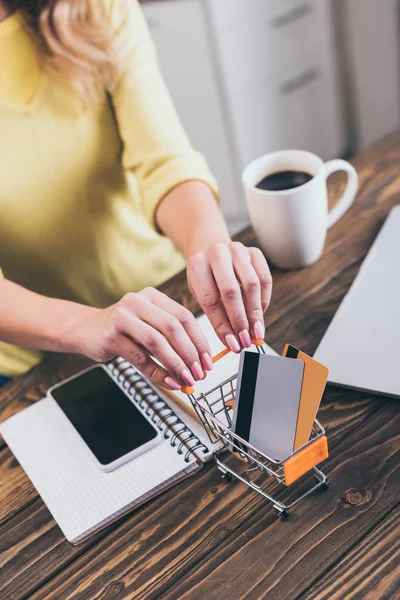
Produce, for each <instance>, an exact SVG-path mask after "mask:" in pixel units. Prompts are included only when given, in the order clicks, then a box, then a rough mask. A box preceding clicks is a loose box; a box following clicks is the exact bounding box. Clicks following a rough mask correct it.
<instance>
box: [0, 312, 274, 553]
mask: <svg viewBox="0 0 400 600" xmlns="http://www.w3.org/2000/svg"><path fill="white" fill-rule="evenodd" d="M200 321H203V322H202V323H201V325H202V328H203V330H204V329H205V330H206V331H207V334H209V333H211V332H210V329H209V328H210V325H209V322H208V321H207V320H206V319H205V318H204V317H203V318H200ZM213 335H214V337H216V336H215V334H213ZM217 342H218V344H220V342H219V340H218V339H217ZM271 352H272V351H271ZM238 360H239V357H238V356H236V357H234V358H232V356H231V357H230V358H227V360H226V363H225V365H223V364H221V365H220V368H219V369H216V368H215V369H214V372H213V376H212V377H213V378H214V377H220V378H224V377H228V376H230V375H232V374H233V372H234V370H235V369H237V363H238ZM221 363H222V361H221ZM107 368H108V372H109V374H110V376H111V377H112V378H113V379H114V380H115V381H116V382H117V383H118V385H119V386H120V387H121V388H122V389H123V390H124V392H125V393H126V394H127V395H128V397H129V398H130V399H131V400H132V401H133V402H134V403H135V404H136V406H137V407H138V408H139V410H141V411H142V412H143V413H144V412H146V413H147V415H148V417H150V418H151V419H152V421H153V422H154V423H155V424H156V426H157V427H158V428H159V429H160V430H161V431H162V432H163V436H162V437H163V440H162V442H161V443H159V444H158V445H157V446H155V447H153V448H151V449H150V450H148V451H147V452H145V453H144V454H141V455H139V456H137V457H135V458H134V459H132V460H131V461H129V462H128V463H125V464H124V465H122V466H120V467H118V468H117V469H115V470H114V471H111V472H108V473H105V472H103V471H101V470H100V469H99V467H98V465H97V464H96V462H95V459H94V457H93V456H92V454H91V452H90V451H88V449H87V447H86V445H85V444H84V442H83V441H82V440H81V438H80V437H79V434H78V433H77V432H76V430H75V429H74V427H73V426H72V425H71V423H70V422H69V421H68V420H67V419H66V418H65V416H64V414H63V413H62V411H61V409H60V408H59V406H58V405H57V403H56V402H55V400H53V399H52V398H51V397H46V398H44V399H43V400H40V401H39V402H36V403H35V404H33V405H32V406H30V407H29V408H27V409H25V410H22V411H21V412H19V413H17V414H16V415H14V416H12V417H10V418H9V419H7V420H6V421H4V422H3V423H2V424H1V425H0V433H1V435H2V436H3V437H4V439H5V441H6V443H7V444H8V446H9V447H10V449H11V451H12V452H13V453H14V455H15V456H16V458H17V460H18V461H19V463H20V465H21V466H22V468H23V469H24V470H25V472H26V473H27V475H28V477H29V478H30V479H31V481H32V483H33V485H34V486H35V487H36V489H37V491H38V493H39V494H40V496H41V497H42V499H43V501H44V502H45V504H46V505H47V507H48V509H49V511H50V512H51V514H52V515H53V517H54V519H55V520H56V521H57V523H58V525H59V527H60V528H61V530H62V532H63V533H64V535H65V537H66V538H67V539H68V541H70V542H72V543H78V542H80V541H82V540H84V539H85V538H87V537H88V536H90V535H91V534H92V533H94V532H96V531H98V530H99V529H101V528H103V527H105V526H107V525H108V524H110V523H111V522H112V521H114V520H116V519H118V518H119V517H121V516H122V515H123V514H125V513H127V512H128V511H130V510H132V509H134V508H135V507H137V506H139V505H140V504H142V503H143V502H145V501H147V500H149V499H150V498H153V497H154V496H156V495H158V494H159V493H161V492H162V491H164V490H166V489H167V488H169V487H171V486H172V485H174V484H176V483H178V482H179V481H181V480H182V479H184V478H185V477H188V476H189V475H191V474H193V473H194V472H196V471H197V470H199V469H200V468H201V466H202V463H204V462H206V461H208V460H210V459H211V458H212V457H213V451H214V450H215V449H216V447H215V446H213V447H212V448H211V447H210V441H209V439H208V436H207V434H206V432H205V430H204V429H203V427H202V425H201V423H200V422H199V420H198V419H197V417H196V415H195V413H194V412H193V411H191V410H190V409H189V406H188V403H189V401H188V399H187V397H184V396H183V395H182V396H181V398H179V397H178V396H176V397H175V398H170V397H168V396H166V395H165V394H164V393H163V392H162V391H161V390H156V389H154V388H153V387H152V386H151V385H150V384H149V382H148V381H147V380H146V379H145V378H144V377H143V375H142V374H141V373H139V372H138V371H137V370H136V369H135V368H134V367H132V365H130V364H129V363H128V362H126V361H124V360H123V359H121V358H117V359H115V360H114V361H113V362H112V363H110V364H108V365H107ZM217 371H218V374H217ZM231 371H232V372H231ZM207 379H208V378H207ZM200 383H201V384H202V385H203V386H206V385H211V381H209V382H207V383H206V382H199V384H200ZM196 387H197V386H196ZM198 391H199V392H201V390H200V389H199V390H198Z"/></svg>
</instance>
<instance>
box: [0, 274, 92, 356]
mask: <svg viewBox="0 0 400 600" xmlns="http://www.w3.org/2000/svg"><path fill="white" fill-rule="evenodd" d="M94 310H96V309H93V308H89V307H87V306H84V305H81V304H76V303H74V302H67V301H64V300H56V299H53V298H46V297H45V296H40V295H39V294H35V293H34V292H31V291H29V290H27V289H25V288H23V287H21V286H19V285H16V284H15V283H13V282H11V281H8V280H7V279H0V340H2V341H4V342H9V343H12V344H17V345H19V346H24V347H25V348H35V349H38V350H47V351H54V352H79V351H80V350H79V343H78V339H79V336H78V331H77V329H78V326H77V323H78V322H79V321H80V320H81V319H82V317H84V316H85V315H86V313H89V312H90V313H92V312H93V311H94Z"/></svg>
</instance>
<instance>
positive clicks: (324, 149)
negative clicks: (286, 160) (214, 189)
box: [231, 51, 345, 168]
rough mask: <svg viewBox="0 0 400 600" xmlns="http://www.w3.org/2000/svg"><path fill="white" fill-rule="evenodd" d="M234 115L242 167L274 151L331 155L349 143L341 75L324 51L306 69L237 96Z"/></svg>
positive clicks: (233, 100) (325, 157) (232, 109)
mask: <svg viewBox="0 0 400 600" xmlns="http://www.w3.org/2000/svg"><path fill="white" fill-rule="evenodd" d="M231 117H232V121H233V123H234V130H235V134H236V146H237V148H238V151H239V155H240V163H241V168H244V167H245V166H246V165H247V164H248V163H249V162H250V161H251V160H253V159H254V158H256V157H257V156H259V155H261V154H264V153H266V152H271V151H273V150H279V149H285V148H302V149H308V150H311V151H313V152H316V153H317V154H320V155H321V156H322V158H324V159H327V158H332V157H333V156H337V155H339V154H340V153H341V152H342V151H343V148H344V145H345V142H344V137H343V127H342V125H343V123H342V116H341V113H340V97H339V93H338V86H337V80H336V73H335V70H334V69H332V64H331V61H330V58H329V55H326V54H325V56H324V55H323V52H322V51H321V52H320V53H319V54H318V53H317V54H315V53H313V55H312V56H311V57H310V58H309V60H308V61H306V60H305V61H304V65H303V66H302V68H301V69H296V70H293V71H292V73H290V74H287V75H286V76H285V77H281V78H277V79H271V78H269V79H268V78H267V79H265V80H264V81H262V82H256V83H254V84H253V85H252V86H249V87H248V89H247V90H246V91H242V92H241V93H238V94H236V95H234V96H232V98H231Z"/></svg>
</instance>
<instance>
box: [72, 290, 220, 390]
mask: <svg viewBox="0 0 400 600" xmlns="http://www.w3.org/2000/svg"><path fill="white" fill-rule="evenodd" d="M75 325H76V331H77V332H78V337H79V350H80V352H81V353H82V354H85V355H86V356H88V357H89V358H92V359H93V360H95V361H98V362H106V361H109V360H111V359H112V358H114V356H122V358H124V359H125V360H127V361H128V362H130V363H131V364H132V365H133V366H134V367H137V368H138V369H139V371H141V372H142V373H143V374H144V375H145V376H146V377H147V378H148V379H150V380H151V381H153V382H154V383H156V384H158V385H161V386H163V387H166V388H169V389H172V390H178V389H180V388H181V387H182V386H183V385H189V386H192V385H194V382H195V380H199V379H203V378H204V371H203V370H204V369H205V370H207V371H210V370H211V369H212V360H211V353H210V347H209V345H208V342H207V339H206V337H205V336H204V334H203V332H202V331H201V329H200V327H199V326H198V324H197V321H196V319H195V317H194V316H193V315H192V313H191V312H190V311H189V310H187V309H186V308H183V307H182V306H181V305H180V304H178V303H177V302H175V301H174V300H171V299H170V298H168V297H167V296H166V295H165V294H162V293H161V292H159V291H158V290H156V289H154V288H145V289H144V290H142V291H140V292H138V293H133V292H132V293H128V294H126V295H125V296H124V297H123V298H122V299H121V300H120V301H119V302H117V303H116V304H114V305H112V306H110V307H109V308H105V309H91V310H90V311H89V312H87V311H85V315H84V316H83V318H82V319H79V317H78V322H76V323H75ZM153 357H154V358H156V359H157V360H158V361H159V362H160V363H161V364H162V365H163V367H161V366H160V365H159V364H158V363H157V362H156V361H155V360H153Z"/></svg>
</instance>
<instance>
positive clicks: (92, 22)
mask: <svg viewBox="0 0 400 600" xmlns="http://www.w3.org/2000/svg"><path fill="white" fill-rule="evenodd" d="M113 1H114V4H115V3H116V2H118V6H119V8H120V9H122V10H123V4H124V0H122V2H121V0H113ZM14 4H15V8H17V9H20V10H21V11H22V12H23V13H24V14H25V17H26V18H27V22H28V25H29V27H30V30H31V31H32V33H33V35H34V38H35V40H36V42H37V47H38V52H39V56H40V58H41V59H42V64H43V68H44V69H45V70H46V71H48V72H50V73H52V74H53V75H54V74H55V75H57V76H62V77H63V78H64V79H66V80H67V81H69V82H70V83H71V84H72V85H73V87H74V88H75V89H76V91H77V92H78V93H79V95H80V97H81V98H82V100H83V101H84V103H85V104H92V103H94V102H96V101H97V99H98V98H99V95H100V93H101V92H102V91H104V90H107V91H110V92H112V91H113V89H114V88H115V86H116V83H117V82H118V79H119V77H120V74H121V69H122V62H123V56H122V49H121V47H119V45H118V43H117V38H116V35H115V33H114V32H113V30H112V27H111V24H110V19H109V18H107V14H106V6H107V5H110V0H15V3H14ZM121 14H122V13H121Z"/></svg>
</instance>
